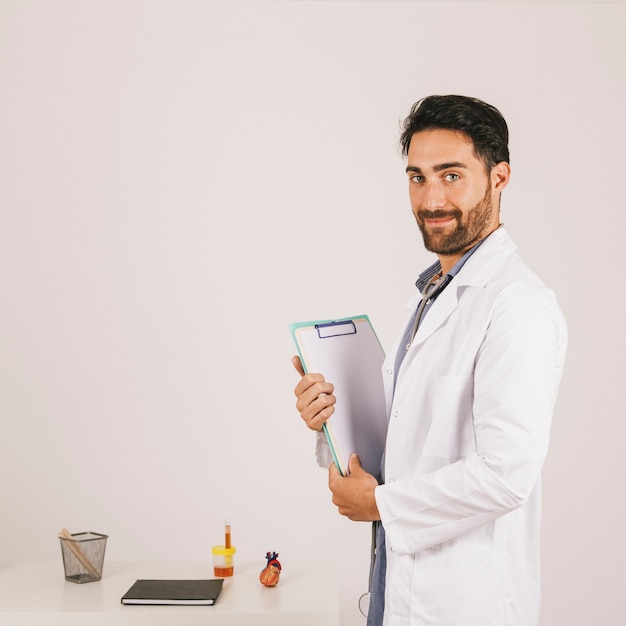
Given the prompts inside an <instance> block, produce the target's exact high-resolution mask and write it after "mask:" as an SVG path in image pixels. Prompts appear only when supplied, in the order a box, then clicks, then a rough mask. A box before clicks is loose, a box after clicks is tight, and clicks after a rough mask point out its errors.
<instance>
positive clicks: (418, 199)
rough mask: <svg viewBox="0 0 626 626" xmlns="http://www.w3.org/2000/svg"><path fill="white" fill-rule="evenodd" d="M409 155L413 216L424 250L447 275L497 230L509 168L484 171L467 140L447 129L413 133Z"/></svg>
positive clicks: (500, 166) (408, 165) (495, 167)
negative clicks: (432, 256) (479, 243)
mask: <svg viewBox="0 0 626 626" xmlns="http://www.w3.org/2000/svg"><path fill="white" fill-rule="evenodd" d="M407 156H408V163H407V168H406V172H407V175H408V177H409V198H410V200H411V208H412V210H413V215H414V216H415V219H416V220H417V224H418V226H419V228H420V231H421V232H422V237H423V239H424V245H425V247H426V249H427V250H430V251H431V252H435V253H436V254H437V255H438V256H439V260H440V261H441V265H442V267H443V270H444V272H447V271H448V270H449V269H450V268H451V267H452V266H453V265H454V264H455V263H456V262H457V261H458V260H459V259H460V258H461V257H462V256H463V254H464V253H465V252H466V251H467V250H469V249H470V248H471V247H472V246H473V245H474V244H476V243H478V242H479V241H480V240H481V239H484V238H485V237H486V236H487V235H489V234H490V233H491V232H493V231H494V230H495V229H496V228H498V226H499V224H500V193H501V192H502V190H503V189H504V187H506V185H507V183H508V180H509V176H510V168H509V165H508V163H505V162H501V163H497V164H496V165H494V166H493V168H491V171H489V172H487V171H486V168H485V164H484V162H483V161H482V160H481V159H479V158H478V157H477V156H476V155H475V153H474V147H473V145H472V142H471V141H470V139H468V138H467V137H466V136H465V135H464V134H462V133H459V132H456V131H453V130H445V129H429V130H423V131H420V132H417V133H415V134H414V135H413V137H412V138H411V143H410V145H409V151H408V155H407Z"/></svg>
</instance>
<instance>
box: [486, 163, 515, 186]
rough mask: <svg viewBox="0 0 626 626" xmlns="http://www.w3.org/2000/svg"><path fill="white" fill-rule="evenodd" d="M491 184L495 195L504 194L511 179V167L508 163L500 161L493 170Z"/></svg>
mask: <svg viewBox="0 0 626 626" xmlns="http://www.w3.org/2000/svg"><path fill="white" fill-rule="evenodd" d="M490 176H491V184H492V188H493V191H494V192H495V193H498V194H500V193H502V191H503V190H504V188H505V187H506V186H507V185H508V184H509V179H510V178H511V166H510V165H509V164H508V163H507V162H506V161H500V163H496V164H495V165H494V166H493V167H492V168H491V174H490Z"/></svg>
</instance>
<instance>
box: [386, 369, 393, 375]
mask: <svg viewBox="0 0 626 626" xmlns="http://www.w3.org/2000/svg"><path fill="white" fill-rule="evenodd" d="M392 374H393V370H392V369H391V368H389V369H388V370H387V376H391V375H392Z"/></svg>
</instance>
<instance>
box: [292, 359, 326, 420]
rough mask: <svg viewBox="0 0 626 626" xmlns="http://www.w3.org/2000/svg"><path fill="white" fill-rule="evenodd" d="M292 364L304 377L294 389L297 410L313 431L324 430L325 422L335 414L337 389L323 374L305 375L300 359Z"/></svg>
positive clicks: (294, 360) (293, 360)
mask: <svg viewBox="0 0 626 626" xmlns="http://www.w3.org/2000/svg"><path fill="white" fill-rule="evenodd" d="M291 362H292V363H293V366H294V367H295V368H296V371H297V372H298V373H299V374H300V376H302V379H301V380H300V382H299V383H298V384H297V385H296V388H295V389H294V393H295V394H296V397H297V398H298V400H297V401H296V409H298V411H299V413H300V417H302V419H303V420H304V422H305V423H306V425H307V426H308V427H309V428H310V429H311V430H322V425H323V424H324V422H326V420H327V419H328V418H329V417H330V416H331V415H332V414H333V413H334V412H335V407H334V406H333V405H334V404H335V400H336V398H335V396H333V395H332V394H333V391H334V389H335V388H334V387H333V385H331V383H327V382H326V380H325V379H324V377H323V376H322V375H321V374H305V373H304V368H303V367H302V363H301V362H300V358H299V357H297V356H294V357H293V359H291Z"/></svg>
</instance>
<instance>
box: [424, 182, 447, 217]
mask: <svg viewBox="0 0 626 626" xmlns="http://www.w3.org/2000/svg"><path fill="white" fill-rule="evenodd" d="M445 206H446V194H445V190H444V188H443V186H442V185H441V184H439V183H438V182H432V181H429V182H426V183H425V184H424V188H423V196H422V208H424V209H426V210H428V211H433V210H435V209H443V208H445Z"/></svg>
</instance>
